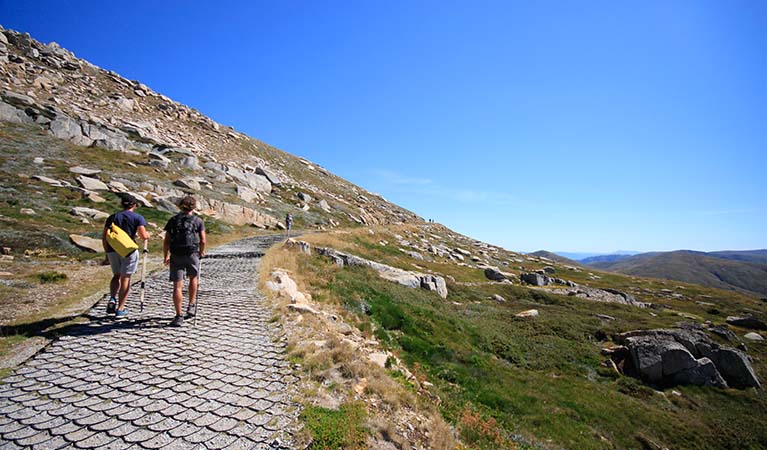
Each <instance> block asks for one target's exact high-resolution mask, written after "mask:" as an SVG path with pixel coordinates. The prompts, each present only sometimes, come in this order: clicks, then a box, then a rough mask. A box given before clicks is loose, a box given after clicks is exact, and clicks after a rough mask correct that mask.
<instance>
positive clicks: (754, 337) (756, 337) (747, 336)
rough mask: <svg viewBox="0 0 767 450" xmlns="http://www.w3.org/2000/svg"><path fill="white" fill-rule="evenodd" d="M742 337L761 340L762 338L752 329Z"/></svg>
mask: <svg viewBox="0 0 767 450" xmlns="http://www.w3.org/2000/svg"><path fill="white" fill-rule="evenodd" d="M743 337H744V338H746V339H748V340H749V341H763V340H764V338H763V337H762V335H760V334H759V333H754V332H753V331H752V332H750V333H746V335H745V336H743Z"/></svg>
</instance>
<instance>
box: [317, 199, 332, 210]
mask: <svg viewBox="0 0 767 450" xmlns="http://www.w3.org/2000/svg"><path fill="white" fill-rule="evenodd" d="M317 206H319V207H320V209H322V210H323V211H325V212H330V205H328V202H326V201H325V200H320V201H319V203H317Z"/></svg>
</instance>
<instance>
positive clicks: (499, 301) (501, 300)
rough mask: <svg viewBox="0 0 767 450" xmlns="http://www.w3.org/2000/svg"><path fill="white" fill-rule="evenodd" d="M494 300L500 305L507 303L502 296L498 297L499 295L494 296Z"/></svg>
mask: <svg viewBox="0 0 767 450" xmlns="http://www.w3.org/2000/svg"><path fill="white" fill-rule="evenodd" d="M492 299H493V300H495V301H496V302H498V303H505V302H506V299H505V298H503V297H502V296H500V295H498V294H495V295H493V297H492Z"/></svg>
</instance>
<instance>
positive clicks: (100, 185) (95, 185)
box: [76, 175, 109, 191]
mask: <svg viewBox="0 0 767 450" xmlns="http://www.w3.org/2000/svg"><path fill="white" fill-rule="evenodd" d="M76 180H77V182H78V183H80V186H82V187H83V188H85V189H87V190H89V191H108V190H109V186H107V185H106V183H104V182H102V181H100V180H97V179H95V178H91V177H86V176H85V175H80V176H79V177H77V178H76Z"/></svg>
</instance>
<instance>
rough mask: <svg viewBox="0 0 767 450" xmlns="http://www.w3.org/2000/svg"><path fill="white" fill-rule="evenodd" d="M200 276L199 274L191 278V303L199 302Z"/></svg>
mask: <svg viewBox="0 0 767 450" xmlns="http://www.w3.org/2000/svg"><path fill="white" fill-rule="evenodd" d="M199 280H200V277H198V276H197V275H195V276H193V277H190V278H189V304H190V305H194V304H195V303H196V302H197V283H198V281H199Z"/></svg>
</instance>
